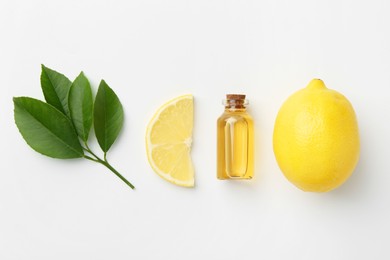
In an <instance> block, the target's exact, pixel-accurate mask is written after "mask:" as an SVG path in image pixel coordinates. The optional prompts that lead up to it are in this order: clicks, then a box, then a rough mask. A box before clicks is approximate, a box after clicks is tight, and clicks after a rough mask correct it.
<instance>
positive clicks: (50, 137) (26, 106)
mask: <svg viewBox="0 0 390 260" xmlns="http://www.w3.org/2000/svg"><path fill="white" fill-rule="evenodd" d="M14 106H15V109H14V115H15V123H16V125H17V127H18V128H19V131H20V133H21V134H22V136H23V138H24V140H26V142H27V144H28V145H29V146H31V148H33V149H34V150H35V151H37V152H39V153H41V154H44V155H47V156H49V157H53V158H60V159H69V158H79V157H83V156H84V152H83V149H82V147H81V145H80V142H79V139H78V137H77V134H76V131H75V130H74V127H73V125H72V122H71V121H70V120H69V118H67V117H66V116H65V115H64V114H62V113H61V112H60V111H58V110H57V109H56V108H54V107H53V106H51V105H49V104H47V103H44V102H42V101H40V100H37V99H34V98H29V97H17V98H14Z"/></svg>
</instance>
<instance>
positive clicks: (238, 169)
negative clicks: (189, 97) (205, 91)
mask: <svg viewBox="0 0 390 260" xmlns="http://www.w3.org/2000/svg"><path fill="white" fill-rule="evenodd" d="M248 104H249V101H248V100H246V99H245V95H241V94H228V95H226V100H224V101H223V105H224V106H225V111H224V113H223V114H222V115H221V116H220V117H219V118H218V121H217V177H218V179H220V180H226V179H252V177H253V171H254V154H253V153H254V147H253V145H254V130H253V120H252V117H251V116H250V115H249V114H248V113H247V111H246V107H247V105H248Z"/></svg>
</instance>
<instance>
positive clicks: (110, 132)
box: [94, 80, 123, 153]
mask: <svg viewBox="0 0 390 260" xmlns="http://www.w3.org/2000/svg"><path fill="white" fill-rule="evenodd" d="M94 126H95V134H96V138H97V140H98V142H99V145H100V147H101V148H102V150H103V152H105V153H106V152H107V151H108V150H109V149H110V147H111V145H112V144H113V143H114V142H115V139H116V138H117V137H118V135H119V132H120V131H121V129H122V126H123V107H122V104H121V102H120V101H119V99H118V97H117V95H116V94H115V93H114V91H113V90H112V89H111V88H110V87H109V86H108V85H107V83H106V82H105V81H104V80H102V81H101V82H100V85H99V89H98V92H97V94H96V99H95V106H94Z"/></svg>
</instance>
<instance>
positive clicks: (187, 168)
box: [146, 95, 194, 187]
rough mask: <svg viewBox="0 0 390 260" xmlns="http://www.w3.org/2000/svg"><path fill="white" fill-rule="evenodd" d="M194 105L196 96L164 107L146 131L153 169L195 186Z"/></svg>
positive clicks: (175, 180) (171, 180) (181, 183)
mask: <svg viewBox="0 0 390 260" xmlns="http://www.w3.org/2000/svg"><path fill="white" fill-rule="evenodd" d="M193 114H194V102H193V97H192V95H184V96H180V97H177V98H175V99H172V100H171V101H169V102H167V103H165V104H164V105H162V106H161V107H160V108H159V109H158V110H157V112H156V113H155V115H154V116H153V118H152V120H151V121H150V122H149V125H148V128H147V130H146V151H147V155H148V159H149V163H150V165H151V166H152V168H153V170H154V171H155V172H156V173H157V174H158V175H159V176H160V177H162V178H164V179H165V180H167V181H170V182H172V183H174V184H177V185H180V186H185V187H193V186H194V168H193V165H192V160H191V156H190V152H191V143H192V128H193Z"/></svg>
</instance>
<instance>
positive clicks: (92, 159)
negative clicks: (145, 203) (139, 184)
mask: <svg viewBox="0 0 390 260" xmlns="http://www.w3.org/2000/svg"><path fill="white" fill-rule="evenodd" d="M84 144H85V146H86V147H83V149H84V150H85V151H87V152H88V153H90V154H91V155H92V156H93V157H95V159H94V158H92V157H90V156H88V155H84V158H85V159H88V160H90V161H93V162H97V163H100V164H102V165H104V166H106V168H108V169H109V170H110V171H111V172H113V173H114V174H115V175H116V176H118V177H119V178H120V179H121V180H122V181H123V182H124V183H126V184H127V185H128V186H129V187H130V188H131V189H133V190H134V189H135V187H134V185H133V184H131V183H130V182H129V181H128V180H127V179H126V178H125V177H123V176H122V174H120V173H119V172H118V171H117V170H116V169H115V168H114V167H112V165H111V164H110V163H109V162H108V161H107V153H104V160H102V159H100V157H99V156H97V155H96V154H95V153H94V152H92V151H91V149H90V148H89V147H88V144H87V142H84Z"/></svg>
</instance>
